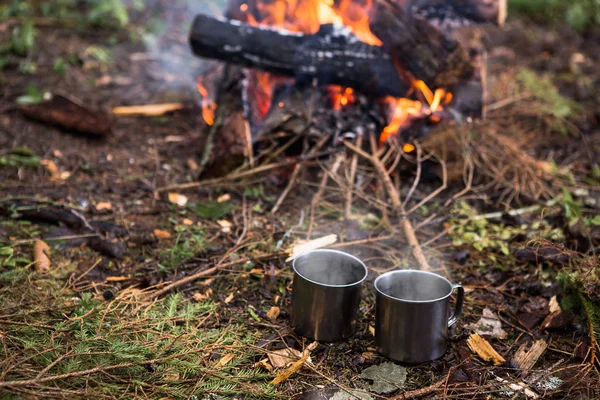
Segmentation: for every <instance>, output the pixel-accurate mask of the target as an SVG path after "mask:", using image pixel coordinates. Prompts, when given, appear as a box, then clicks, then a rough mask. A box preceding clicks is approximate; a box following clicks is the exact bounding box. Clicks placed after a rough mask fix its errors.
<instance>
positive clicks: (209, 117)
mask: <svg viewBox="0 0 600 400" xmlns="http://www.w3.org/2000/svg"><path fill="white" fill-rule="evenodd" d="M196 87H197V88H198V92H200V94H201V95H202V118H203V119H204V122H206V124H207V125H211V126H212V124H214V123H215V110H216V108H217V105H216V103H215V102H214V101H212V100H211V99H210V96H209V95H208V90H206V87H204V85H203V84H202V78H200V77H199V78H197V79H196Z"/></svg>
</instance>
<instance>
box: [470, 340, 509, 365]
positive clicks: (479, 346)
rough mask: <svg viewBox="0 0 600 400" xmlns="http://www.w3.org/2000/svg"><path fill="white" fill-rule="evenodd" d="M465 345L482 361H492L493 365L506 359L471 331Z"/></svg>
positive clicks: (499, 363) (502, 362)
mask: <svg viewBox="0 0 600 400" xmlns="http://www.w3.org/2000/svg"><path fill="white" fill-rule="evenodd" d="M467 345H468V346H469V348H470V349H471V350H472V351H473V352H475V353H476V354H477V355H478V356H479V357H481V358H482V359H483V360H484V361H492V362H493V363H494V365H501V364H504V363H505V362H506V360H505V359H504V358H503V357H502V356H501V355H500V354H498V352H497V351H496V350H494V348H493V347H492V345H491V344H490V343H489V342H488V341H487V340H485V339H484V338H482V337H481V336H479V335H478V334H477V333H473V334H472V335H471V336H469V338H468V339H467Z"/></svg>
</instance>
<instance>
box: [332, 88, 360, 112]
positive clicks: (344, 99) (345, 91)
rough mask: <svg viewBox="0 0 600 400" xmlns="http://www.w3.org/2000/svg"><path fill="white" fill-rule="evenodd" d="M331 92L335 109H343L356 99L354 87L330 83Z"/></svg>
mask: <svg viewBox="0 0 600 400" xmlns="http://www.w3.org/2000/svg"><path fill="white" fill-rule="evenodd" d="M329 94H330V95H331V106H332V107H333V109H334V110H341V109H342V108H343V107H346V106H347V105H348V104H352V103H354V102H355V101H356V97H355V96H354V89H352V88H342V87H341V86H337V85H329Z"/></svg>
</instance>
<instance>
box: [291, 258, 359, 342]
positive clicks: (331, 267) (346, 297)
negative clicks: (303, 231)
mask: <svg viewBox="0 0 600 400" xmlns="http://www.w3.org/2000/svg"><path fill="white" fill-rule="evenodd" d="M292 268H293V269H294V282H293V285H292V326H293V327H294V330H295V331H296V332H297V333H298V334H300V335H302V336H305V337H308V338H311V339H315V340H319V341H325V342H335V341H338V340H343V339H346V338H348V337H350V336H351V335H352V334H353V333H354V327H355V324H356V315H357V314H358V305H359V303H360V297H361V289H362V282H363V281H364V280H365V279H366V277H367V275H368V270H367V267H366V266H365V264H363V262H362V261H360V260H359V259H358V258H356V257H354V256H351V255H350V254H347V253H344V252H341V251H337V250H313V251H309V252H306V253H303V254H300V255H299V256H297V257H296V258H294V261H293V263H292Z"/></svg>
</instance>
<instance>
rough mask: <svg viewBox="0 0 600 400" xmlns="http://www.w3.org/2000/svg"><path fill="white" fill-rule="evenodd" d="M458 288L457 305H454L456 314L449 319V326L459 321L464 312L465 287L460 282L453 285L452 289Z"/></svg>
mask: <svg viewBox="0 0 600 400" xmlns="http://www.w3.org/2000/svg"><path fill="white" fill-rule="evenodd" d="M454 289H458V296H457V297H456V305H455V306H454V314H452V316H451V317H450V318H449V319H448V328H450V327H451V326H452V325H454V324H455V323H456V321H458V317H460V316H461V314H462V307H463V302H464V300H465V289H463V287H462V286H461V285H459V284H454V285H452V291H454Z"/></svg>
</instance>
